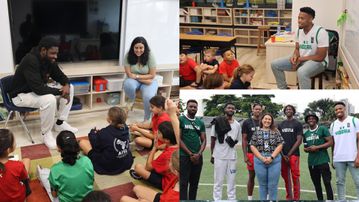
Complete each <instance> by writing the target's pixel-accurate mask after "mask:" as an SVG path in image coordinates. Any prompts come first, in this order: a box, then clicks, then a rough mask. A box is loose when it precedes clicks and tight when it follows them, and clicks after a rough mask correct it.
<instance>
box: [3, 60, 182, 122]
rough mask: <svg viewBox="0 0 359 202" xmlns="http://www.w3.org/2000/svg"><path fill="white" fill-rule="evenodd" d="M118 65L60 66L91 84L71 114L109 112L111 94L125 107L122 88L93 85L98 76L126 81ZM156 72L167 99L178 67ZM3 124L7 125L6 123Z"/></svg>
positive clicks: (73, 77) (72, 76)
mask: <svg viewBox="0 0 359 202" xmlns="http://www.w3.org/2000/svg"><path fill="white" fill-rule="evenodd" d="M117 63H118V62H117V61H96V62H93V61H92V62H81V63H64V64H61V65H60V67H61V68H62V71H63V72H64V73H65V74H66V75H67V76H68V78H69V79H70V81H71V80H77V81H87V82H89V84H90V85H89V90H88V92H86V93H80V94H75V95H74V96H75V97H78V98H79V99H80V102H81V103H82V109H81V110H74V111H70V114H79V113H90V112H95V111H102V110H108V109H109V108H110V107H111V105H108V104H107V103H106V101H105V100H106V97H107V96H108V94H109V93H119V94H120V103H119V104H118V106H120V107H122V106H124V105H125V92H124V90H122V88H121V90H119V91H109V90H106V91H95V90H94V85H93V78H94V77H97V76H103V77H106V76H118V77H119V78H123V79H125V78H126V73H125V70H124V67H122V66H119V65H118V64H117ZM156 72H157V75H161V76H162V77H163V82H162V84H160V85H159V88H158V93H160V94H161V95H163V96H164V97H166V98H169V97H171V90H172V87H177V86H178V85H179V84H178V83H173V82H172V80H173V78H174V76H175V77H176V76H177V77H178V65H176V64H168V65H157V67H156ZM4 76H5V75H4ZM175 96H176V95H175ZM98 98H99V99H98ZM99 101H100V102H99ZM33 118H34V119H37V118H39V112H38V111H34V112H32V113H30V117H29V119H33ZM1 122H4V123H5V121H1Z"/></svg>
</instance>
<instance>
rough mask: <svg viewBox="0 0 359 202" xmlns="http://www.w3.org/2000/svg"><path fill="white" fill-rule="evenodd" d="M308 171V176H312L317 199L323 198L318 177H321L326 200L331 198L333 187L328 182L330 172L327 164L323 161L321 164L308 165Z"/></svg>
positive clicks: (330, 176) (330, 177)
mask: <svg viewBox="0 0 359 202" xmlns="http://www.w3.org/2000/svg"><path fill="white" fill-rule="evenodd" d="M309 173H310V177H311V178H312V181H313V184H314V187H315V192H316V193H317V198H318V200H323V191H322V184H321V182H320V177H322V178H323V182H324V186H325V191H326V192H327V200H333V189H332V185H331V184H330V180H331V179H332V174H331V172H330V168H329V164H328V163H324V164H321V165H316V166H309Z"/></svg>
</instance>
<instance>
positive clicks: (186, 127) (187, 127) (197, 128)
mask: <svg viewBox="0 0 359 202" xmlns="http://www.w3.org/2000/svg"><path fill="white" fill-rule="evenodd" d="M184 129H188V130H195V129H194V128H193V126H192V124H191V125H184ZM196 130H200V128H199V126H196Z"/></svg>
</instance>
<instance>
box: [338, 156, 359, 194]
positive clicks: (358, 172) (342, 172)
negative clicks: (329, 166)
mask: <svg viewBox="0 0 359 202" xmlns="http://www.w3.org/2000/svg"><path fill="white" fill-rule="evenodd" d="M334 167H335V173H336V177H337V190H338V200H345V176H346V172H347V168H349V171H350V173H351V175H352V178H353V180H354V184H355V186H356V190H357V199H359V168H355V167H354V162H353V161H349V162H334Z"/></svg>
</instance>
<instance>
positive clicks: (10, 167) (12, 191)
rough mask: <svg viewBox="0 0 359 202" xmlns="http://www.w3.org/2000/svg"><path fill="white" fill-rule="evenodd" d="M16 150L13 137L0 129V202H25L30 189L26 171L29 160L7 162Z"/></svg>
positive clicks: (8, 131) (6, 130) (8, 132)
mask: <svg viewBox="0 0 359 202" xmlns="http://www.w3.org/2000/svg"><path fill="white" fill-rule="evenodd" d="M15 148H16V144H15V139H14V135H13V134H12V132H11V131H10V130H8V129H0V202H5V201H25V198H26V197H27V195H29V194H30V193H31V192H30V189H29V188H28V189H27V188H26V186H28V185H29V184H28V183H29V176H28V170H29V168H30V159H27V158H26V159H23V160H22V161H13V160H9V154H10V153H12V152H13V151H14V150H15Z"/></svg>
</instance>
